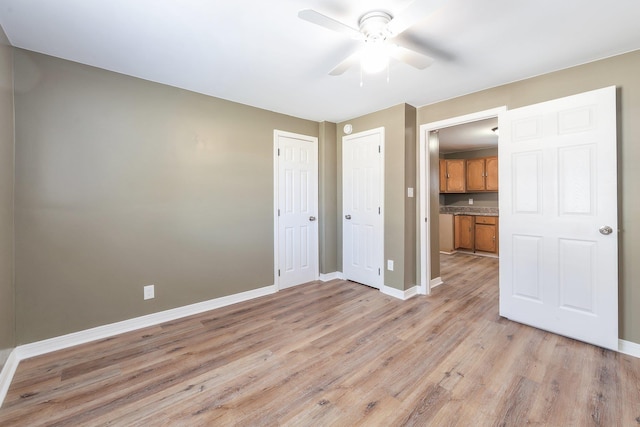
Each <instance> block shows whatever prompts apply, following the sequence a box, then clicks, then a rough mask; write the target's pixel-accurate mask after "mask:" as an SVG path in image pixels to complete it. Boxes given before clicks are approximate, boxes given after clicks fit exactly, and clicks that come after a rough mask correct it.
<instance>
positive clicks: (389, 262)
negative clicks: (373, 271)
mask: <svg viewBox="0 0 640 427" xmlns="http://www.w3.org/2000/svg"><path fill="white" fill-rule="evenodd" d="M387 270H389V271H393V260H392V259H388V260H387Z"/></svg>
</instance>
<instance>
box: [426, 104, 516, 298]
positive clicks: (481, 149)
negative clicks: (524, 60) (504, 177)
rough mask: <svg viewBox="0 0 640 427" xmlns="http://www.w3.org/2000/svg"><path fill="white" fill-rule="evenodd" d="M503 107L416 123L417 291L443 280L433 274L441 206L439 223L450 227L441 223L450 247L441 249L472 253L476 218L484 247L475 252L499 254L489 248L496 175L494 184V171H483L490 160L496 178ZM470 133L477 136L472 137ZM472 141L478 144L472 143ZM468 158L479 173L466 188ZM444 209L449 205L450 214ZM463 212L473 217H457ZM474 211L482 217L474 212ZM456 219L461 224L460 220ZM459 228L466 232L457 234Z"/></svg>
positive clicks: (437, 258)
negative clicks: (418, 229) (418, 169)
mask: <svg viewBox="0 0 640 427" xmlns="http://www.w3.org/2000/svg"><path fill="white" fill-rule="evenodd" d="M502 111H506V107H499V108H494V109H491V110H485V111H481V112H478V113H473V114H468V115H465V116H460V117H454V118H451V119H447V120H441V121H438V122H433V123H427V124H424V125H421V126H420V218H421V221H420V293H421V294H424V295H428V294H430V293H431V288H432V287H435V286H438V285H439V284H441V283H442V279H441V277H440V275H439V274H435V275H434V274H433V273H434V272H436V273H438V272H439V271H440V268H439V267H440V265H439V263H440V250H441V249H440V241H439V240H440V239H439V234H440V227H441V224H440V211H441V205H442V206H443V207H444V208H445V211H444V213H445V214H446V215H450V216H446V217H443V221H449V220H450V221H451V224H450V226H448V225H447V226H446V227H445V230H449V235H448V237H449V239H451V245H450V246H451V247H450V248H444V249H449V250H450V251H454V250H456V245H457V246H458V249H466V250H468V251H470V252H472V253H476V252H477V250H476V221H478V222H479V224H478V226H479V227H478V231H479V235H478V237H479V240H478V243H479V244H480V248H481V249H484V250H482V251H478V252H477V253H486V254H491V253H492V251H493V250H496V252H495V254H494V255H493V256H498V253H499V252H498V251H499V250H498V249H497V246H495V249H494V247H492V246H491V245H492V244H495V245H497V242H498V237H497V229H498V228H499V224H498V223H499V219H498V216H497V214H498V203H497V200H498V196H497V194H498V193H497V191H498V188H497V178H496V180H495V183H494V181H493V175H491V176H489V174H488V173H487V160H488V159H489V168H490V169H491V171H493V168H494V167H495V168H496V176H497V135H496V134H495V133H494V132H493V130H492V129H493V128H495V127H497V120H498V115H499V114H500V113H501V112H502ZM474 133H475V134H476V135H475V136H472V135H473V134H474ZM482 140H485V141H491V143H493V144H494V145H495V149H494V148H487V147H489V145H490V144H489V143H488V142H485V143H484V144H485V146H481V144H482ZM474 141H475V142H477V143H476V144H475V145H474V144H473V143H474ZM441 145H442V148H441ZM463 153H465V154H463ZM447 158H449V159H450V160H452V161H451V162H448V163H449V164H447V162H446V160H447ZM471 159H475V160H472V162H471V170H472V171H473V172H474V174H475V175H478V176H477V177H478V178H479V179H477V180H474V179H475V178H476V176H475V175H474V174H472V176H470V177H469V178H471V179H472V182H471V184H472V185H471V188H472V190H471V192H467V181H468V179H467V178H468V177H467V164H468V160H471ZM441 160H445V162H444V164H443V167H444V169H442V168H441ZM494 160H495V161H496V163H495V165H494V164H493V161H494ZM447 166H450V168H451V170H450V171H449V172H447ZM491 174H493V172H491ZM487 183H489V190H487ZM441 185H443V186H442V187H441ZM447 185H448V187H447ZM494 185H495V190H494V187H493V186H494ZM480 186H482V189H480V188H481V187H480ZM446 209H449V212H447V210H446ZM464 213H467V214H475V215H461V214H464ZM478 213H480V214H484V215H478ZM456 214H458V215H456ZM457 216H459V217H461V218H458V220H457V221H458V223H459V224H458V234H457V241H456V228H455V222H456V217H457ZM476 217H477V218H476ZM461 220H462V223H460V222H461ZM462 229H464V230H466V232H465V233H460V231H461V230H462ZM445 230H443V232H444V231H445ZM461 239H462V240H464V241H461ZM494 239H495V240H494Z"/></svg>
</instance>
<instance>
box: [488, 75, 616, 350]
mask: <svg viewBox="0 0 640 427" xmlns="http://www.w3.org/2000/svg"><path fill="white" fill-rule="evenodd" d="M499 128H500V142H499V158H500V165H499V168H500V171H499V176H500V193H499V194H500V196H499V197H500V315H502V316H505V317H507V318H509V319H511V320H515V321H518V322H521V323H525V324H528V325H531V326H534V327H538V328H541V329H544V330H548V331H551V332H555V333H558V334H560V335H564V336H568V337H571V338H575V339H578V340H581V341H585V342H588V343H592V344H595V345H598V346H601V347H605V348H609V349H612V350H617V348H618V238H617V233H618V224H617V207H618V204H617V166H616V156H617V154H616V89H615V87H608V88H604V89H600V90H595V91H591V92H586V93H583V94H579V95H575V96H570V97H567V98H561V99H557V100H553V101H549V102H544V103H541V104H536V105H532V106H528V107H523V108H518V109H514V110H510V111H507V112H505V113H503V114H501V115H500V116H499ZM601 227H610V229H611V233H610V234H602V232H600V231H599V230H600V229H601ZM603 230H604V229H603ZM604 232H605V233H606V231H604Z"/></svg>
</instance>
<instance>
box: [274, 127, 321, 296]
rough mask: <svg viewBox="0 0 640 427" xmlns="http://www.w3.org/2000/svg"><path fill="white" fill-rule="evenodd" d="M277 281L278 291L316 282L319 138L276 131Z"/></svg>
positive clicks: (275, 213)
mask: <svg viewBox="0 0 640 427" xmlns="http://www.w3.org/2000/svg"><path fill="white" fill-rule="evenodd" d="M274 164H275V168H274V169H275V171H274V177H275V183H274V187H275V195H276V197H275V204H274V205H275V212H274V217H275V222H276V224H275V236H274V239H275V250H274V253H275V258H276V260H275V272H274V274H275V279H276V285H277V287H278V289H284V288H288V287H291V286H295V285H299V284H302V283H306V282H310V281H313V280H317V279H318V276H319V271H318V219H317V217H318V139H317V138H315V137H310V136H305V135H297V134H293V133H290V132H283V131H279V130H275V131H274Z"/></svg>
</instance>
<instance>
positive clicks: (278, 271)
mask: <svg viewBox="0 0 640 427" xmlns="http://www.w3.org/2000/svg"><path fill="white" fill-rule="evenodd" d="M278 277H280V269H278Z"/></svg>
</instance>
